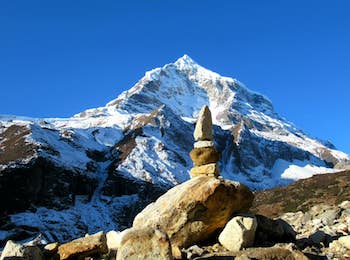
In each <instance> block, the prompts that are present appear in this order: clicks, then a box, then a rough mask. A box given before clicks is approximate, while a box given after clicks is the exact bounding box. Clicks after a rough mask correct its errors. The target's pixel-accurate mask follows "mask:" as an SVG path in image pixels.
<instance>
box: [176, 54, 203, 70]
mask: <svg viewBox="0 0 350 260" xmlns="http://www.w3.org/2000/svg"><path fill="white" fill-rule="evenodd" d="M174 64H175V65H176V66H179V67H180V68H184V67H193V66H198V63H197V62H195V61H194V60H193V59H192V58H191V57H190V56H188V55H187V54H185V55H184V56H182V57H181V58H179V59H177V61H175V63H174Z"/></svg>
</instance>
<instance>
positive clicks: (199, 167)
mask: <svg viewBox="0 0 350 260" xmlns="http://www.w3.org/2000/svg"><path fill="white" fill-rule="evenodd" d="M212 128H213V126H212V119H211V112H210V110H209V108H208V106H203V107H202V109H201V111H200V112H199V118H198V120H197V124H196V127H195V130H194V133H193V136H194V139H195V140H196V142H195V143H194V149H193V150H192V151H191V152H190V157H191V159H192V161H193V164H194V167H193V168H192V169H191V171H190V176H191V177H192V178H193V177H196V176H199V175H207V176H219V168H218V161H219V159H220V153H219V152H218V151H217V150H216V149H215V147H214V139H213V133H212V132H213V130H212Z"/></svg>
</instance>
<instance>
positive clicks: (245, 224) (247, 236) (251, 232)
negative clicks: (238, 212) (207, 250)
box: [219, 215, 257, 251]
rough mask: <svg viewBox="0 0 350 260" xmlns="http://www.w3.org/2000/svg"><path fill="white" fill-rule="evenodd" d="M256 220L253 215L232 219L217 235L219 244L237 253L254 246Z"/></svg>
mask: <svg viewBox="0 0 350 260" xmlns="http://www.w3.org/2000/svg"><path fill="white" fill-rule="evenodd" d="M256 227H257V220H256V218H255V216H254V215H242V216H235V217H233V218H232V219H231V220H230V221H229V222H228V223H227V224H226V226H225V228H224V229H223V231H222V232H221V233H220V235H219V242H220V244H221V245H223V246H224V247H225V248H226V249H228V250H230V251H239V250H241V249H243V248H247V247H251V246H253V244H254V238H255V231H256Z"/></svg>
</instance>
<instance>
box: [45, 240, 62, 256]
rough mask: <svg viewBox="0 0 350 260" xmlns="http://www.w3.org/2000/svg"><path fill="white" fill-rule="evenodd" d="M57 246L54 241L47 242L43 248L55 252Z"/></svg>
mask: <svg viewBox="0 0 350 260" xmlns="http://www.w3.org/2000/svg"><path fill="white" fill-rule="evenodd" d="M58 247H59V243H57V242H55V243H51V244H47V245H46V246H45V247H44V250H45V251H47V252H49V253H55V252H57V250H58Z"/></svg>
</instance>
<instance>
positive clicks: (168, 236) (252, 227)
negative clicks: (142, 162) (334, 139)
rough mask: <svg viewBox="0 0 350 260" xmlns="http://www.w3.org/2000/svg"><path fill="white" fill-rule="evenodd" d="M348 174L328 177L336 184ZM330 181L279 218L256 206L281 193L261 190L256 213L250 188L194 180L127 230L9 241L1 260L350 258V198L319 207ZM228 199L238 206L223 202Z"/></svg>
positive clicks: (303, 183)
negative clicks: (298, 207) (11, 259)
mask: <svg viewBox="0 0 350 260" xmlns="http://www.w3.org/2000/svg"><path fill="white" fill-rule="evenodd" d="M347 173H348V172H347ZM344 174H345V173H339V174H337V175H334V174H333V175H331V174H330V176H323V178H324V179H330V177H333V183H337V182H338V181H340V180H342V179H343V178H345V177H347V176H345V175H344ZM344 176H345V177H344ZM319 177H320V176H314V177H312V178H311V179H308V180H304V181H299V182H297V183H295V184H292V185H290V186H287V187H283V188H279V189H280V190H282V191H283V192H284V195H285V198H289V196H290V193H289V192H290V191H291V190H292V189H296V188H297V187H299V188H300V189H299V190H298V191H299V192H302V189H310V188H311V187H312V185H314V184H315V181H316V180H318V179H319ZM339 178H340V180H339ZM323 184H324V183H319V185H318V188H317V189H315V192H314V196H311V195H310V197H308V198H307V199H306V200H305V201H300V198H301V197H302V196H301V195H300V194H299V195H300V196H299V197H298V196H296V197H295V199H296V201H298V202H301V203H305V202H308V203H305V205H308V208H307V210H306V211H301V210H297V211H294V212H287V213H282V214H281V215H280V216H278V217H275V218H272V217H267V216H263V215H260V214H258V213H261V212H256V211H257V209H258V208H259V209H260V210H262V207H261V205H260V207H259V205H258V204H257V202H258V201H259V196H261V194H264V196H267V194H269V193H270V192H271V193H272V194H274V193H276V192H277V190H278V189H273V190H269V191H264V192H260V194H259V193H257V194H256V195H255V201H254V203H253V206H252V208H251V211H252V212H255V213H254V214H252V213H251V212H248V210H247V207H249V205H250V204H251V203H252V198H253V197H252V193H250V192H249V190H247V189H246V188H245V187H244V186H242V185H240V184H238V183H234V182H232V181H227V180H223V179H222V178H221V177H220V178H216V177H209V176H200V177H195V178H193V179H191V180H189V181H187V182H185V183H183V184H181V185H178V186H176V187H174V188H173V189H171V190H170V191H168V192H167V193H166V194H164V195H163V196H161V197H160V198H159V199H158V200H157V201H156V202H155V203H152V204H150V205H149V206H148V207H146V208H145V209H144V210H143V211H142V212H141V213H140V214H139V215H138V216H137V217H136V218H135V220H134V224H133V227H132V228H129V229H126V230H125V231H123V232H117V231H110V232H108V233H107V234H106V233H103V232H100V233H97V234H94V235H90V236H85V237H83V238H79V239H76V240H73V241H71V242H68V243H65V244H63V245H59V244H58V243H52V244H46V243H45V241H42V240H41V239H40V237H39V238H38V239H36V240H34V241H31V242H29V243H27V244H25V245H23V244H22V245H21V244H16V243H14V242H12V241H10V242H8V243H7V245H6V247H5V249H4V252H3V254H2V257H1V258H0V259H1V260H2V259H6V256H16V257H17V256H22V257H24V258H25V259H77V258H78V259H82V258H84V257H89V258H90V259H137V258H133V256H132V255H133V254H134V253H135V250H137V252H138V253H140V252H141V253H142V256H141V257H142V258H140V259H350V232H349V226H350V201H348V200H344V201H342V202H341V203H338V202H337V200H332V199H331V198H332V196H333V195H334V194H333V190H332V189H325V190H324V193H323V196H324V198H323V199H324V201H323V202H322V203H320V202H319V201H318V202H317V203H315V204H313V201H315V198H316V197H317V194H319V193H318V192H317V191H320V189H321V187H322V185H323ZM309 185H311V186H309ZM301 187H302V188H301ZM189 191H191V193H189ZM205 194H206V196H204V195H205ZM250 194H251V195H250ZM228 195H229V196H230V197H233V198H235V200H234V203H232V204H222V203H220V201H226V200H227V199H225V198H226V196H228ZM305 198H306V197H305ZM326 198H328V201H327V200H326ZM281 201H282V203H281ZM281 201H277V202H276V204H277V205H283V206H284V207H288V203H287V202H288V200H286V201H283V200H281ZM265 202H268V204H269V205H272V203H271V201H265ZM204 205H205V206H204ZM284 207H281V208H282V209H283V208H284ZM273 214H275V213H273ZM229 216H231V217H229ZM118 254H119V256H118Z"/></svg>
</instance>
